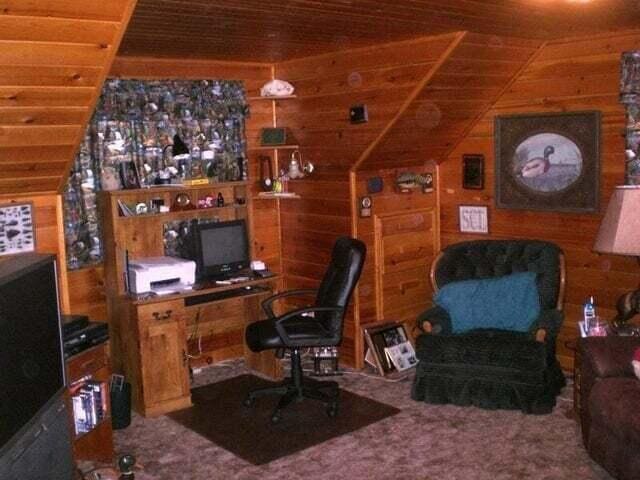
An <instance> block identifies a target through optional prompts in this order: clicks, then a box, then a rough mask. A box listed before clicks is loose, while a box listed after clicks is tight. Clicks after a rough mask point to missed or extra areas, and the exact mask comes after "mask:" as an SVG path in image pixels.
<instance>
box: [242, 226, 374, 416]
mask: <svg viewBox="0 0 640 480" xmlns="http://www.w3.org/2000/svg"><path fill="white" fill-rule="evenodd" d="M365 255H366V247H365V245H364V243H362V242H361V241H360V240H356V239H354V238H348V237H341V238H338V240H336V243H335V245H334V247H333V251H332V254H331V262H330V263H329V266H328V267H327V270H326V272H325V274H324V277H323V278H322V282H320V286H319V287H318V290H289V291H285V292H281V293H278V294H276V295H274V296H272V297H269V298H267V299H266V300H265V301H264V302H262V308H263V310H264V311H265V313H266V314H267V319H266V320H261V321H258V322H254V323H252V324H250V325H249V326H247V329H246V331H245V340H246V343H247V346H248V347H249V349H251V351H253V352H261V351H263V350H270V349H275V350H276V351H278V352H282V351H284V350H289V352H290V354H291V375H290V377H289V378H288V379H287V380H285V382H284V383H282V384H281V385H277V386H274V387H268V388H262V389H258V390H254V391H252V392H249V394H248V395H247V397H246V398H245V400H244V404H245V405H246V406H247V407H250V406H251V405H252V404H253V403H254V401H255V400H256V399H257V398H259V397H263V396H266V395H281V397H280V401H279V402H278V405H277V406H276V409H275V411H274V412H273V415H272V416H271V421H272V422H274V423H275V422H278V421H280V419H281V416H282V410H283V409H284V408H285V407H286V406H287V405H290V404H291V403H292V402H294V401H296V402H299V401H302V400H303V399H312V400H318V401H321V402H323V403H325V404H326V405H327V414H328V415H329V416H330V417H335V416H336V415H337V414H338V400H339V389H338V384H337V383H336V382H309V381H305V380H304V378H303V374H302V363H301V359H300V350H301V349H303V348H310V347H337V346H338V345H339V344H340V342H341V341H342V330H343V326H344V316H345V313H346V311H347V307H348V306H349V300H350V299H351V294H352V293H353V290H354V288H355V286H356V283H357V282H358V279H359V278H360V273H361V272H362V266H363V265H364V259H365ZM310 295H315V302H314V304H313V305H312V306H309V307H303V308H297V309H295V310H292V311H289V312H287V313H285V314H283V315H280V316H276V315H275V314H274V312H273V308H272V305H273V303H274V302H275V301H276V300H280V299H283V298H288V297H294V296H297V297H301V296H310Z"/></svg>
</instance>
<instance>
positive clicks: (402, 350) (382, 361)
mask: <svg viewBox="0 0 640 480" xmlns="http://www.w3.org/2000/svg"><path fill="white" fill-rule="evenodd" d="M364 337H365V341H366V343H367V347H368V351H367V354H366V356H365V361H366V362H367V363H369V364H370V365H372V366H373V367H374V368H375V369H376V370H377V371H378V373H379V374H380V375H382V376H383V377H386V376H388V375H392V374H395V373H398V372H401V371H403V370H407V369H409V368H411V367H414V366H415V365H416V364H417V363H418V361H417V359H416V356H415V351H414V349H413V345H412V344H411V341H410V340H409V336H408V335H407V332H406V330H405V328H404V325H403V324H401V323H399V322H387V323H382V324H376V325H372V326H369V327H366V328H365V329H364Z"/></svg>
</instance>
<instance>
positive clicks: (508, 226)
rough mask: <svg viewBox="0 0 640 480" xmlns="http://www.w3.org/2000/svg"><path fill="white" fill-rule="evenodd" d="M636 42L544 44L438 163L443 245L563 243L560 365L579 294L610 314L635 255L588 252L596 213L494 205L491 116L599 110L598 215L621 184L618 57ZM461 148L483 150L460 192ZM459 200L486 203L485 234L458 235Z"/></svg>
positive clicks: (631, 285)
mask: <svg viewBox="0 0 640 480" xmlns="http://www.w3.org/2000/svg"><path fill="white" fill-rule="evenodd" d="M638 45H640V31H634V32H626V33H620V34H612V35H600V36H590V37H586V38H577V39H565V40H558V41H553V42H550V43H548V44H547V45H546V46H544V47H543V48H542V49H541V50H540V51H539V52H538V54H537V55H536V56H535V57H534V59H533V60H532V61H531V63H530V64H529V65H528V66H527V68H526V69H525V70H524V71H523V72H522V73H521V75H520V76H519V77H518V78H517V80H516V81H515V82H514V83H513V84H512V85H511V86H510V88H508V90H507V91H506V92H504V94H503V95H502V96H501V97H500V99H499V100H498V101H497V102H496V103H495V104H494V106H493V108H492V109H491V110H490V111H489V112H488V113H487V114H486V115H484V117H483V118H482V120H481V121H480V122H479V123H477V124H476V126H475V127H474V128H473V129H472V130H471V132H470V133H469V134H468V135H467V136H466V138H465V139H464V140H463V141H462V143H461V144H460V145H458V147H457V148H456V150H455V151H454V152H453V153H452V154H451V155H450V156H449V158H448V159H447V160H446V161H445V162H444V163H442V165H441V167H440V169H441V172H440V177H441V182H442V185H441V189H440V198H441V240H442V245H443V246H445V245H449V244H451V243H454V242H458V241H462V240H469V239H474V238H540V239H545V240H550V241H553V242H556V243H558V244H559V245H560V246H561V247H562V248H563V250H564V252H565V255H566V259H567V290H566V297H565V300H566V302H565V312H566V321H565V324H564V326H563V328H562V332H561V334H560V336H559V339H558V355H559V358H560V361H561V363H562V366H563V367H564V368H565V369H570V368H571V367H572V364H573V352H572V351H571V350H570V349H568V348H567V347H566V344H565V342H567V341H568V340H572V339H574V338H576V335H577V321H578V320H579V319H580V318H581V316H582V304H583V302H584V300H585V298H586V297H587V296H588V295H594V296H595V299H596V304H597V307H598V310H599V313H600V314H602V315H604V316H605V317H608V318H611V317H613V315H614V313H615V311H614V310H613V309H614V305H615V302H616V300H617V298H618V296H619V295H621V294H622V293H624V292H625V291H628V290H631V289H635V288H637V286H638V282H639V281H640V268H639V267H638V265H637V263H636V261H635V259H633V258H625V257H619V256H606V255H598V254H595V253H593V252H592V246H593V242H594V240H595V236H596V234H597V231H598V226H599V223H600V220H601V218H602V214H601V213H598V214H568V213H554V212H535V211H516V210H500V209H496V208H494V206H493V205H494V179H495V175H494V172H495V170H494V147H493V145H494V143H493V142H494V139H493V121H494V118H495V116H496V115H506V114H514V113H527V112H562V111H580V110H599V111H601V112H602V131H601V176H600V185H601V186H600V205H601V207H600V209H601V212H604V210H605V209H606V205H607V202H608V199H609V197H610V194H611V191H612V189H613V187H614V186H615V185H617V184H621V183H622V182H623V176H624V174H623V172H624V139H623V128H624V120H625V119H624V109H623V107H622V105H621V104H620V103H619V102H618V94H619V70H620V54H621V52H623V51H625V50H632V49H637V48H638ZM464 153H481V154H483V155H485V158H486V161H485V169H486V173H485V189H484V190H482V191H478V190H463V189H462V186H461V185H462V167H461V163H462V154H464ZM460 204H477V205H487V206H488V207H489V230H490V234H489V236H488V237H487V236H486V235H485V236H474V235H469V234H461V233H459V232H458V210H457V209H458V205H460Z"/></svg>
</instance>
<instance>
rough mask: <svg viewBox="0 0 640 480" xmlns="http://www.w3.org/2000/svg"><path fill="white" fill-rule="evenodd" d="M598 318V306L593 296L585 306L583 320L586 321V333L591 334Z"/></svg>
mask: <svg viewBox="0 0 640 480" xmlns="http://www.w3.org/2000/svg"><path fill="white" fill-rule="evenodd" d="M595 318H596V306H595V302H594V300H593V295H592V296H590V297H589V298H588V299H587V301H586V302H585V304H584V307H583V320H584V329H585V331H586V332H589V329H590V328H591V326H592V324H593V322H594V321H595Z"/></svg>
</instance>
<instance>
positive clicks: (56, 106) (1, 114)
mask: <svg viewBox="0 0 640 480" xmlns="http://www.w3.org/2000/svg"><path fill="white" fill-rule="evenodd" d="M134 5H135V0H110V1H108V2H87V1H85V0H0V195H2V194H22V193H24V194H30V193H41V192H58V191H60V190H61V188H62V187H63V185H64V184H65V182H66V180H67V177H68V174H69V165H70V163H71V161H72V160H73V157H74V154H75V151H76V149H77V147H78V144H79V143H80V140H81V138H82V136H83V135H84V131H85V126H86V123H87V121H88V119H89V117H90V116H91V114H92V112H93V107H94V105H95V102H96V100H97V98H98V95H99V93H100V91H101V89H102V83H103V81H104V78H105V76H106V74H107V72H108V71H109V68H110V66H111V62H112V61H113V58H114V57H115V53H116V51H117V49H118V46H119V44H120V40H121V38H122V34H123V33H124V30H125V28H126V25H127V22H128V20H129V18H130V16H131V13H132V11H133V7H134Z"/></svg>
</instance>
